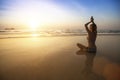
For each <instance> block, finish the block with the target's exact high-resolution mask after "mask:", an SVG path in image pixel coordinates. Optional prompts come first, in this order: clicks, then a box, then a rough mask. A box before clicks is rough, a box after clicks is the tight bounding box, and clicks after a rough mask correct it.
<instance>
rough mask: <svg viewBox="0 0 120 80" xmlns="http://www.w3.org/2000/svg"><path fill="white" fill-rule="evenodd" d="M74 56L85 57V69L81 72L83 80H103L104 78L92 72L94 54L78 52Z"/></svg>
mask: <svg viewBox="0 0 120 80" xmlns="http://www.w3.org/2000/svg"><path fill="white" fill-rule="evenodd" d="M76 54H77V55H85V56H86V60H85V67H84V69H83V70H82V72H81V73H82V77H83V78H82V79H83V80H104V77H102V76H99V75H97V74H96V73H94V72H93V64H94V58H95V56H96V53H88V52H86V51H82V50H78V51H77V52H76Z"/></svg>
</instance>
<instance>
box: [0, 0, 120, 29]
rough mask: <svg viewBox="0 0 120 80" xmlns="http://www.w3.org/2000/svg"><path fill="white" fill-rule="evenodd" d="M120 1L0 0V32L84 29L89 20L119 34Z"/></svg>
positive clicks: (100, 27) (99, 26)
mask: <svg viewBox="0 0 120 80" xmlns="http://www.w3.org/2000/svg"><path fill="white" fill-rule="evenodd" d="M119 5H120V0H0V29H4V28H5V27H14V28H16V29H23V28H25V29H84V24H85V23H86V22H88V21H89V18H90V17H91V16H93V17H94V18H95V23H96V24H97V26H98V29H103V30H104V29H114V30H120V26H119V25H120V22H119V21H120V15H119V14H120V8H119Z"/></svg>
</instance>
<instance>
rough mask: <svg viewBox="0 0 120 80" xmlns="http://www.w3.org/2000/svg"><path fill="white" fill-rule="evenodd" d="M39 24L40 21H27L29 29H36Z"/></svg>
mask: <svg viewBox="0 0 120 80" xmlns="http://www.w3.org/2000/svg"><path fill="white" fill-rule="evenodd" d="M39 24H40V23H39V22H38V21H37V20H31V21H29V22H28V27H29V28H30V30H31V31H37V29H38V27H39Z"/></svg>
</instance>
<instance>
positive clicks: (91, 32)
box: [77, 16, 97, 53]
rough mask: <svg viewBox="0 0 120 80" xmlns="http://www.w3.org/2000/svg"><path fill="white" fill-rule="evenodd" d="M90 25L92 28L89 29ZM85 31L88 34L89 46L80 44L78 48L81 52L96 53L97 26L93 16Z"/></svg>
mask: <svg viewBox="0 0 120 80" xmlns="http://www.w3.org/2000/svg"><path fill="white" fill-rule="evenodd" d="M90 23H91V24H90ZM89 24H90V26H89V27H88V25H89ZM85 29H86V31H87V33H88V36H87V40H88V46H87V47H86V46H84V45H82V44H80V43H77V46H78V47H79V48H80V49H81V50H84V51H87V52H89V53H96V50H97V47H96V44H95V41H96V37H97V26H96V24H95V23H94V18H93V16H91V18H90V22H88V23H86V24H85Z"/></svg>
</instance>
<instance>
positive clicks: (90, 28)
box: [89, 23, 97, 32]
mask: <svg viewBox="0 0 120 80" xmlns="http://www.w3.org/2000/svg"><path fill="white" fill-rule="evenodd" d="M89 30H90V31H91V32H95V31H97V26H96V24H95V23H92V24H90V27H89Z"/></svg>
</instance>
